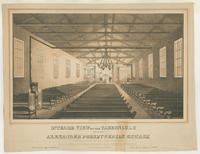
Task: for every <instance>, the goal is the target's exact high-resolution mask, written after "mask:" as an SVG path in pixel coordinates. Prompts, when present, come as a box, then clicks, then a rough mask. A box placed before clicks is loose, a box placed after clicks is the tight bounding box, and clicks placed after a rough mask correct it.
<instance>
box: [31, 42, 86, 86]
mask: <svg viewBox="0 0 200 154" xmlns="http://www.w3.org/2000/svg"><path fill="white" fill-rule="evenodd" d="M31 47H32V48H31V57H32V60H31V63H32V72H31V74H32V81H33V82H38V84H39V88H40V89H44V88H49V87H55V86H59V85H64V84H68V83H76V82H80V81H83V71H82V70H83V69H82V67H83V64H82V63H81V62H80V61H79V60H78V59H76V58H75V57H73V56H71V55H69V54H67V53H66V52H64V51H62V50H60V49H52V48H49V47H48V46H45V45H44V44H41V43H40V42H38V41H36V40H33V39H32V41H31ZM55 57H56V59H57V65H56V69H57V70H56V73H57V74H58V76H57V78H54V73H55V72H54V71H55V70H54V65H55V63H54V58H55ZM66 60H67V61H70V64H71V69H70V75H69V77H66V75H65V73H66ZM76 64H79V65H80V76H79V77H77V76H76V71H77V68H76Z"/></svg>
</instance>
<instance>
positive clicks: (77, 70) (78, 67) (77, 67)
mask: <svg viewBox="0 0 200 154" xmlns="http://www.w3.org/2000/svg"><path fill="white" fill-rule="evenodd" d="M76 77H77V78H79V77H80V64H78V63H76Z"/></svg>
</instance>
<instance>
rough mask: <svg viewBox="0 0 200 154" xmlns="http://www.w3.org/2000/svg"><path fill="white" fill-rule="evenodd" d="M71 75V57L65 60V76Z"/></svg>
mask: <svg viewBox="0 0 200 154" xmlns="http://www.w3.org/2000/svg"><path fill="white" fill-rule="evenodd" d="M70 75H71V61H70V60H69V59H66V60H65V78H69V77H70Z"/></svg>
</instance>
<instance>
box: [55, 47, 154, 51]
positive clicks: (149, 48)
mask: <svg viewBox="0 0 200 154" xmlns="http://www.w3.org/2000/svg"><path fill="white" fill-rule="evenodd" d="M52 48H53V49H148V50H151V49H152V47H133V46H130V47H127V46H126V47H122V46H101V47H100V46H90V47H86V46H84V47H77V46H74V47H69V46H68V47H59V46H57V47H52ZM79 52H80V51H79Z"/></svg>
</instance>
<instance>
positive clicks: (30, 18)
mask: <svg viewBox="0 0 200 154" xmlns="http://www.w3.org/2000/svg"><path fill="white" fill-rule="evenodd" d="M183 26H184V16H183V14H123V13H122V14H118V13H114V14H109V13H108V14H92V13H91V14H77V13H76V14H66V13H65V14H64V13H63V14H61V13H54V14H49V13H32V14H28V13H22V14H20V13H17V14H14V15H13V25H12V30H13V34H12V35H13V37H12V38H13V103H12V108H13V112H12V113H13V119H182V118H183V117H184V116H183V115H184V114H183V111H184V101H183V93H184V84H183V77H184V38H183V36H184V33H183Z"/></svg>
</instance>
